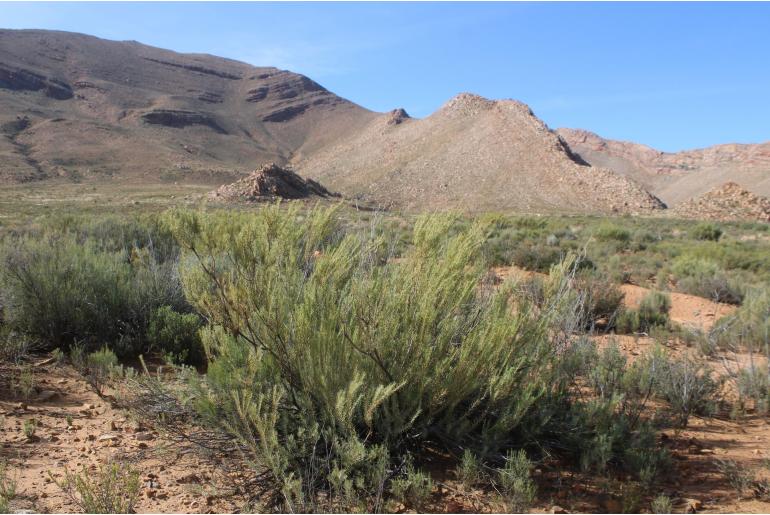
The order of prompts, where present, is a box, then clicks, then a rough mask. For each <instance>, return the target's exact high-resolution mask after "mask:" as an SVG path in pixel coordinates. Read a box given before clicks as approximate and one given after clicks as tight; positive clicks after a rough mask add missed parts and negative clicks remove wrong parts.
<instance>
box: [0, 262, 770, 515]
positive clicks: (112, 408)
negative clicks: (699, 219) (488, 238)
mask: <svg viewBox="0 0 770 515" xmlns="http://www.w3.org/2000/svg"><path fill="white" fill-rule="evenodd" d="M498 272H499V275H501V276H503V275H508V274H509V273H516V272H515V271H514V272H512V271H510V270H498ZM623 290H624V292H625V293H626V301H627V303H628V304H629V305H630V306H634V305H636V304H637V303H638V302H639V300H640V299H641V297H642V296H643V295H644V294H645V293H646V291H647V290H645V289H644V288H640V287H636V286H629V285H626V286H624V287H623ZM671 301H672V308H671V318H672V319H673V320H674V321H676V322H679V323H682V324H692V325H695V326H698V327H703V328H708V327H710V325H711V324H713V322H714V320H716V319H718V318H719V317H720V316H724V315H725V314H727V313H730V312H731V311H732V310H733V309H735V308H734V307H732V306H727V305H720V304H715V303H713V302H710V301H708V300H706V299H701V298H698V297H693V296H690V295H683V294H672V295H671ZM602 338H603V339H605V340H606V339H608V338H615V341H616V342H617V343H618V344H619V345H620V347H621V348H622V349H623V350H624V351H625V352H626V353H627V354H629V355H630V356H634V355H640V354H641V353H642V352H644V350H645V349H647V348H649V347H651V346H652V345H653V340H652V339H651V338H648V337H646V336H638V337H635V336H618V337H610V336H603V337H602ZM669 347H670V348H671V349H672V350H674V351H675V352H676V351H679V352H686V351H687V349H685V348H683V347H684V346H683V345H681V344H678V343H677V342H669ZM36 359H37V360H38V361H37V363H33V365H32V370H33V371H34V377H35V392H34V394H33V395H32V396H31V398H30V399H29V400H24V399H22V398H21V397H20V395H19V394H18V393H17V392H15V391H14V390H13V389H12V388H10V384H11V381H10V377H9V375H10V373H11V372H10V371H8V370H6V371H4V372H3V375H4V376H5V377H2V378H0V386H1V388H0V446H1V447H0V461H7V462H8V464H9V466H10V475H11V477H14V478H15V479H16V480H17V482H18V487H17V490H18V495H17V497H16V498H15V499H14V500H13V501H12V503H11V506H12V508H13V509H14V510H17V511H18V510H29V511H33V512H38V513H61V512H73V511H79V510H78V508H77V506H76V505H75V504H73V502H72V501H71V500H70V499H69V498H68V497H67V495H66V494H65V493H64V492H63V491H62V490H61V489H60V488H59V487H58V486H57V485H56V483H55V482H54V481H53V480H52V479H51V478H50V477H49V473H50V474H51V475H52V476H53V477H54V478H57V479H61V478H62V477H63V474H64V471H65V469H69V470H70V471H79V470H81V469H82V468H85V469H86V470H87V471H89V472H90V473H93V472H94V471H95V470H97V467H98V466H99V465H100V464H103V463H106V462H108V461H109V460H110V459H114V458H120V459H123V460H127V461H129V462H130V463H132V465H133V466H134V467H135V469H136V470H138V471H139V472H140V474H141V481H142V489H141V497H140V501H139V503H138V506H137V512H149V513H180V512H181V513H215V512H239V511H243V510H245V509H247V508H246V499H245V498H244V496H242V495H240V494H238V493H237V492H236V491H235V490H234V488H233V484H234V483H233V481H232V479H231V478H230V477H228V476H226V475H224V474H223V473H221V472H219V471H218V470H217V469H216V468H215V467H214V466H213V465H212V464H210V463H208V462H206V461H204V460H203V459H202V458H200V457H199V456H198V454H196V453H195V452H193V451H192V449H189V448H184V447H178V446H171V445H169V444H168V443H166V440H165V439H164V438H163V435H161V434H160V433H159V432H158V431H156V430H155V429H154V428H152V427H145V426H142V424H140V423H138V422H137V421H135V420H134V419H133V418H132V416H131V414H130V413H128V412H127V411H125V410H123V409H121V408H119V407H117V405H116V404H115V403H114V402H112V401H111V400H110V399H109V397H106V398H102V397H100V396H98V395H97V394H96V392H95V391H94V390H93V388H92V387H91V386H90V385H89V384H88V383H87V382H86V381H85V380H84V379H83V378H82V377H81V376H80V375H79V374H78V373H77V372H76V371H75V370H74V369H73V368H72V367H70V366H69V365H57V364H55V363H53V362H52V360H51V359H46V357H38V358H36ZM746 359H747V358H746V356H725V355H720V356H715V357H714V358H713V363H711V364H712V366H713V367H714V369H715V370H717V371H720V370H726V369H727V368H729V367H730V366H731V365H730V363H731V360H732V363H733V364H735V363H736V362H744V361H745V360H746ZM68 417H70V418H71V421H72V425H71V426H70V425H69V424H68ZM29 419H34V420H35V421H36V423H37V429H36V432H35V438H34V439H33V440H34V441H33V440H30V439H28V438H27V437H26V436H25V435H24V433H23V425H24V422H25V421H27V420H29ZM661 445H665V446H666V447H668V448H669V449H670V450H671V451H672V455H673V458H674V460H673V461H674V467H675V473H674V474H673V475H672V477H674V478H676V479H675V480H674V481H673V482H672V483H671V484H668V485H664V488H663V491H664V493H666V494H667V495H669V496H670V497H671V498H672V499H673V500H674V502H675V505H674V509H675V511H676V512H680V513H683V512H693V511H697V512H703V513H719V512H740V513H767V512H770V502H764V501H760V500H758V499H756V498H754V496H753V494H752V493H751V492H746V494H745V497H740V496H739V495H738V494H737V492H736V491H735V489H733V488H732V487H730V485H729V484H727V483H726V482H725V480H724V477H723V476H722V475H721V474H720V473H719V472H718V470H717V467H716V463H717V460H719V459H729V460H734V461H735V462H736V463H737V464H738V465H739V467H740V468H741V469H743V470H750V471H753V472H754V473H756V475H757V477H758V478H770V469H769V468H768V467H767V466H766V462H765V461H764V460H768V459H770V419H768V418H767V417H762V416H759V415H756V414H754V413H751V412H749V413H748V415H747V416H745V417H743V418H741V419H740V420H732V419H731V418H730V416H729V413H728V412H725V413H720V414H718V415H717V416H716V417H715V418H710V419H701V418H692V419H691V423H690V425H689V426H688V428H687V429H686V430H684V431H681V432H679V433H677V432H674V431H673V430H668V431H665V432H664V433H663V434H662V435H661ZM448 468H449V465H448V464H443V463H442V462H441V461H440V460H439V461H437V463H435V465H434V466H432V467H430V469H431V471H432V472H433V473H434V476H435V477H436V483H435V484H436V490H435V492H434V496H433V500H432V503H431V506H430V510H431V511H436V512H494V511H500V510H501V509H502V507H501V505H500V504H499V503H497V502H496V501H495V499H494V497H493V496H491V495H490V493H489V492H484V491H481V490H467V489H465V488H464V487H463V486H462V485H461V484H460V483H459V482H458V481H456V480H454V478H453V477H452V474H451V472H450V471H449V470H448ZM434 469H435V470H434ZM534 475H535V478H536V479H537V481H538V486H539V492H540V494H539V502H538V504H537V505H536V507H535V511H537V512H546V513H548V512H553V511H554V509H555V507H560V508H562V509H564V510H565V511H568V512H576V511H579V512H614V511H618V509H619V506H620V505H619V504H618V501H617V500H614V499H611V498H606V497H603V496H601V495H599V494H597V493H596V491H597V489H596V483H595V482H594V483H590V482H586V481H585V478H582V479H581V478H578V477H575V476H573V475H571V474H567V473H562V472H560V471H558V470H557V469H556V468H554V467H551V466H550V465H549V464H544V465H543V466H542V467H539V468H538V469H537V470H535V474H534ZM397 508H398V507H397ZM642 509H643V510H645V511H649V506H647V505H643V506H642ZM557 511H558V509H557Z"/></svg>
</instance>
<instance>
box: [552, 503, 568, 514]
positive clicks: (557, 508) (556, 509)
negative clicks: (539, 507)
mask: <svg viewBox="0 0 770 515" xmlns="http://www.w3.org/2000/svg"><path fill="white" fill-rule="evenodd" d="M551 513H569V512H568V511H567V510H565V509H564V508H562V507H561V506H559V505H558V504H554V505H553V506H551Z"/></svg>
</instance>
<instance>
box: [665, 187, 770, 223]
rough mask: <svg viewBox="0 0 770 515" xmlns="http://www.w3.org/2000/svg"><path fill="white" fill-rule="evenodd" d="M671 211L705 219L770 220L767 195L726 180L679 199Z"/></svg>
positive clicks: (683, 215)
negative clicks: (693, 195)
mask: <svg viewBox="0 0 770 515" xmlns="http://www.w3.org/2000/svg"><path fill="white" fill-rule="evenodd" d="M672 214H673V215H675V216H680V217H683V218H697V219H707V220H720V221H746V220H748V221H754V222H770V199H768V198H766V197H760V196H757V195H754V194H753V193H751V192H750V191H747V190H746V189H744V188H742V187H741V186H740V185H738V184H736V183H734V182H728V183H725V184H723V185H722V186H720V187H719V188H716V189H714V190H711V191H709V192H708V193H706V194H705V195H702V196H700V197H698V198H695V199H690V200H687V201H685V202H682V203H681V204H679V205H677V206H676V207H675V208H674V209H673V210H672Z"/></svg>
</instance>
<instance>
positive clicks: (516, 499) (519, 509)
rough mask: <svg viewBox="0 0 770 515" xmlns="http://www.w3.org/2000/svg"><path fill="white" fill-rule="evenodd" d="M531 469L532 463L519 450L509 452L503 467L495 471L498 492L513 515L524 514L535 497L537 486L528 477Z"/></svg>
mask: <svg viewBox="0 0 770 515" xmlns="http://www.w3.org/2000/svg"><path fill="white" fill-rule="evenodd" d="M531 468H532V462H531V461H530V460H529V458H528V457H527V454H526V453H525V452H524V451H523V450H521V449H520V450H518V451H511V452H509V453H508V455H507V456H506V458H505V465H504V466H503V467H502V468H501V469H498V471H497V481H498V483H499V485H500V491H501V493H502V494H503V497H504V499H505V502H506V503H507V504H508V506H509V508H510V509H511V510H512V511H513V512H514V513H523V512H525V511H526V510H527V509H528V508H529V507H530V506H531V505H532V503H533V502H534V500H535V496H536V495H537V485H536V484H535V482H534V481H533V480H532V477H531V475H530V470H531Z"/></svg>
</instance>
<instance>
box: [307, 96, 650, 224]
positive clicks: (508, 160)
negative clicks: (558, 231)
mask: <svg viewBox="0 0 770 515" xmlns="http://www.w3.org/2000/svg"><path fill="white" fill-rule="evenodd" d="M298 169H299V170H300V171H301V172H302V173H303V174H304V175H306V176H308V177H313V178H315V179H318V180H321V181H322V182H324V183H325V184H329V185H332V186H333V187H334V188H336V189H337V190H338V191H340V192H342V193H343V194H345V195H347V196H353V197H358V198H362V199H365V200H368V201H373V202H377V203H380V204H382V205H396V206H400V207H405V208H412V209H414V208H419V209H441V208H444V207H446V206H452V207H456V208H460V209H466V210H472V211H478V210H490V209H492V210H495V209H501V210H506V209H513V210H534V211H580V212H611V211H612V212H644V211H648V210H652V209H658V208H661V207H663V206H662V204H661V202H660V201H659V200H658V199H657V198H655V197H653V196H652V195H650V194H649V193H647V192H646V191H644V190H643V189H642V188H640V187H639V186H638V185H637V184H636V183H634V182H633V181H632V180H629V179H627V178H626V177H623V176H620V175H618V174H616V173H614V172H612V171H610V170H607V169H603V168H596V167H591V166H588V165H586V164H585V163H584V162H582V160H580V159H579V158H578V157H576V156H575V155H573V154H572V153H571V152H570V150H569V148H568V147H567V146H566V145H565V144H564V142H563V141H562V140H561V138H559V136H557V135H556V134H554V133H553V132H552V131H551V130H549V129H548V127H547V126H546V125H545V124H544V123H543V122H542V121H541V120H539V119H538V118H537V117H536V116H535V115H534V114H533V113H532V111H531V110H530V109H529V107H527V106H526V105H525V104H522V103H521V102H517V101H514V100H501V101H492V100H487V99H485V98H482V97H479V96H476V95H471V94H467V93H464V94H461V95H458V96H457V97H455V98H453V99H451V100H450V101H449V102H447V103H446V104H445V105H444V106H442V107H441V108H440V109H439V110H438V111H436V112H435V113H433V114H432V115H431V116H429V117H427V118H425V119H421V120H416V119H412V118H409V117H408V115H407V114H406V113H405V112H404V111H403V110H396V111H393V112H391V113H389V114H387V115H385V116H383V117H380V118H378V119H375V120H373V121H372V122H370V123H369V124H368V126H367V127H366V128H364V129H363V130H361V131H359V132H358V133H356V134H355V135H353V136H352V137H348V138H346V139H344V140H342V141H341V142H340V143H337V144H335V145H332V146H330V147H329V148H327V149H323V150H322V151H320V152H318V153H317V154H315V155H313V156H310V158H309V159H305V160H301V161H299V162H298Z"/></svg>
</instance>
